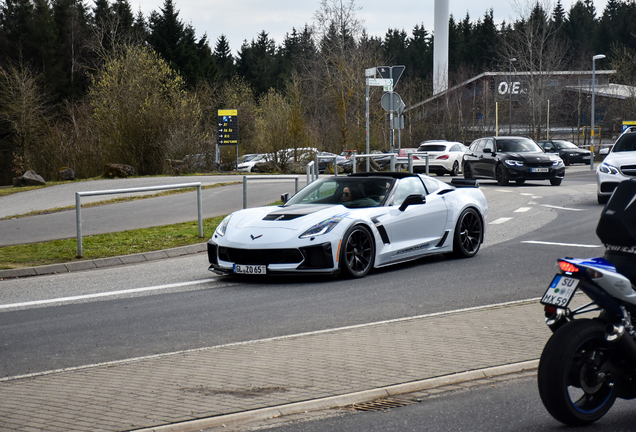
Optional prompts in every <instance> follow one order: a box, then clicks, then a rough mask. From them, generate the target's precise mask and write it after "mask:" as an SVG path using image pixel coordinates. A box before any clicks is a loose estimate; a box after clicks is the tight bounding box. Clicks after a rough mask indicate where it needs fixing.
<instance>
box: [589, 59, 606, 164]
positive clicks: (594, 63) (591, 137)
mask: <svg viewBox="0 0 636 432" xmlns="http://www.w3.org/2000/svg"><path fill="white" fill-rule="evenodd" d="M604 58H605V54H597V55H595V56H594V57H592V120H591V126H592V129H591V131H590V153H591V154H590V170H593V169H594V93H595V92H596V60H601V59H604Z"/></svg>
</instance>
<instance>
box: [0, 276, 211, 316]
mask: <svg viewBox="0 0 636 432" xmlns="http://www.w3.org/2000/svg"><path fill="white" fill-rule="evenodd" d="M211 281H212V279H200V280H195V281H190V282H178V283H173V284H166V285H155V286H149V287H143V288H132V289H127V290H119V291H108V292H101V293H95V294H85V295H78V296H71V297H58V298H53V299H47V300H34V301H29V302H23V303H12V304H4V305H0V309H9V308H14V307H25V306H36V305H49V304H55V303H64V302H69V301H76V300H86V299H94V298H100V297H114V296H118V295H122V294H134V293H140V292H148V291H160V290H165V289H169V288H178V287H184V286H190V285H199V284H204V283H208V282H211Z"/></svg>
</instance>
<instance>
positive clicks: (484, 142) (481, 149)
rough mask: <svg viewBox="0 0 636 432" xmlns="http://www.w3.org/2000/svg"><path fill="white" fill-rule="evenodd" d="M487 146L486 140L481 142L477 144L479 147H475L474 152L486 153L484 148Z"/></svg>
mask: <svg viewBox="0 0 636 432" xmlns="http://www.w3.org/2000/svg"><path fill="white" fill-rule="evenodd" d="M485 145H486V140H483V139H482V140H479V141H478V142H477V145H475V148H474V149H473V151H474V152H475V153H481V152H482V151H484V146H485Z"/></svg>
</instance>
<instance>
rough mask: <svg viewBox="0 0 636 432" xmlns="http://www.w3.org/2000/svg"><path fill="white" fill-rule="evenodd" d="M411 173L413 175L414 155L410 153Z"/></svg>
mask: <svg viewBox="0 0 636 432" xmlns="http://www.w3.org/2000/svg"><path fill="white" fill-rule="evenodd" d="M409 172H410V173H411V174H413V153H409Z"/></svg>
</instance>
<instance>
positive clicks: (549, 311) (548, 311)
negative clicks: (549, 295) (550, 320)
mask: <svg viewBox="0 0 636 432" xmlns="http://www.w3.org/2000/svg"><path fill="white" fill-rule="evenodd" d="M543 310H544V311H545V313H546V314H550V315H554V314H555V313H556V311H557V308H555V307H554V306H545V307H544V308H543Z"/></svg>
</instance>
